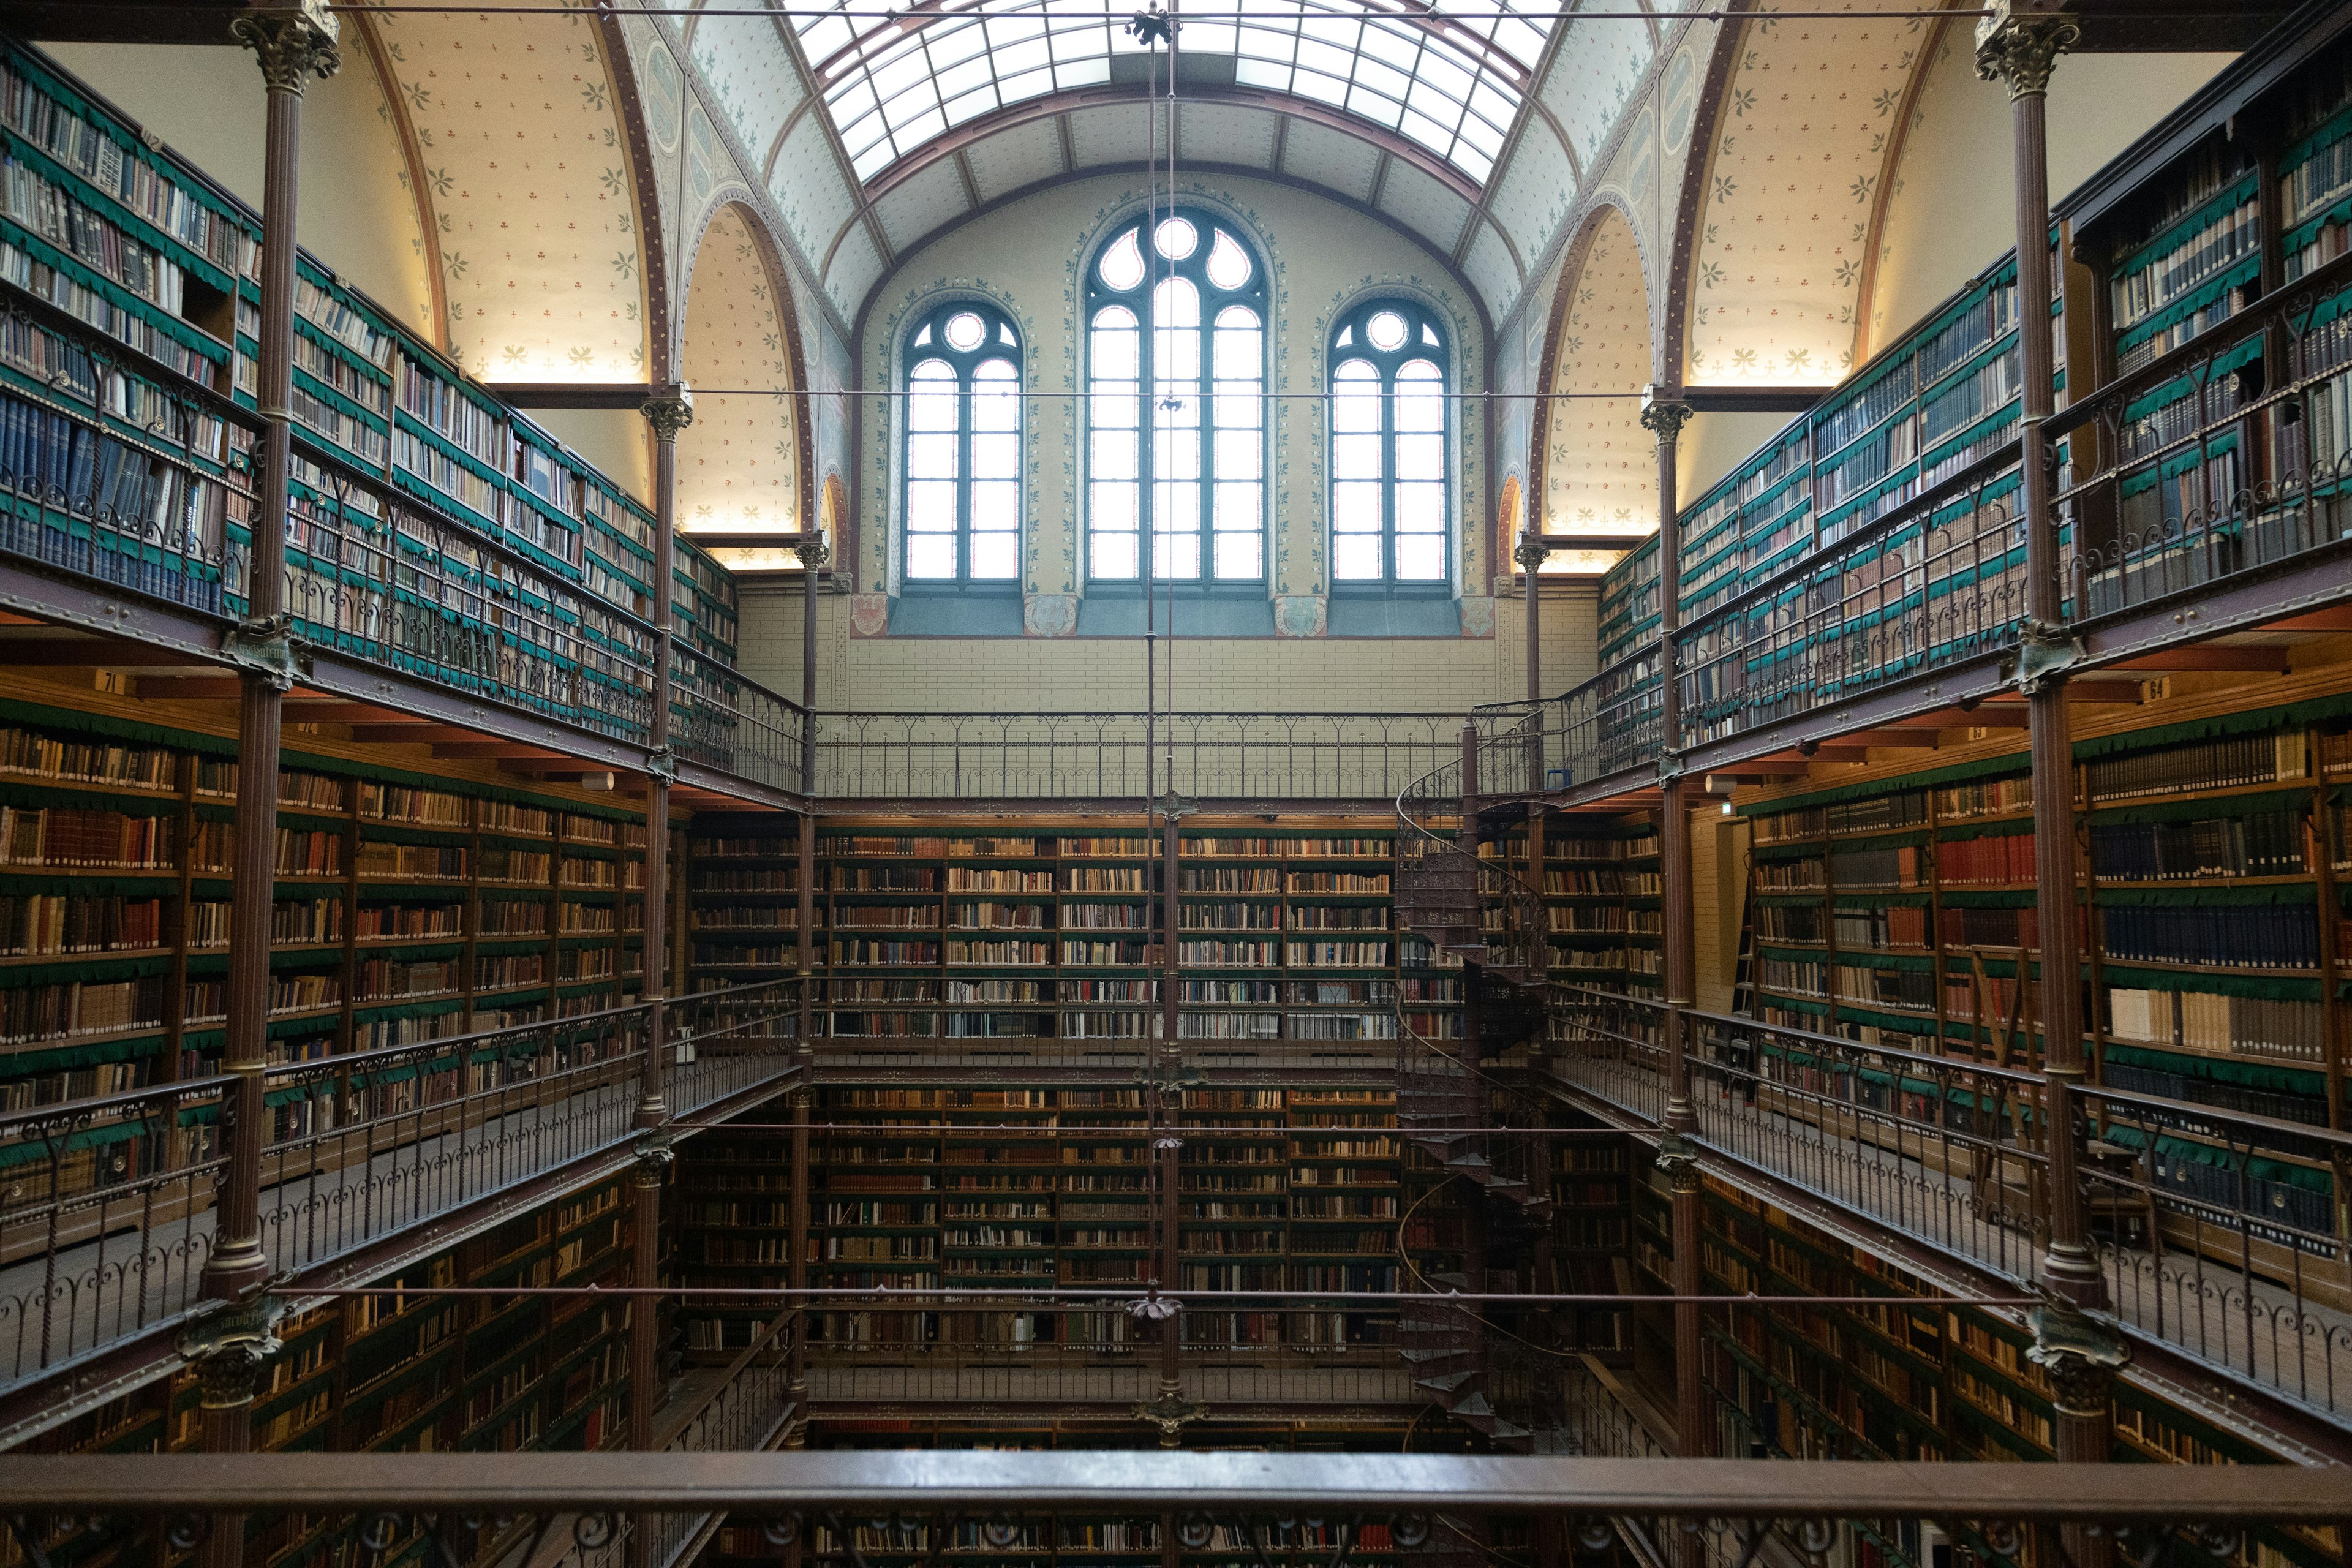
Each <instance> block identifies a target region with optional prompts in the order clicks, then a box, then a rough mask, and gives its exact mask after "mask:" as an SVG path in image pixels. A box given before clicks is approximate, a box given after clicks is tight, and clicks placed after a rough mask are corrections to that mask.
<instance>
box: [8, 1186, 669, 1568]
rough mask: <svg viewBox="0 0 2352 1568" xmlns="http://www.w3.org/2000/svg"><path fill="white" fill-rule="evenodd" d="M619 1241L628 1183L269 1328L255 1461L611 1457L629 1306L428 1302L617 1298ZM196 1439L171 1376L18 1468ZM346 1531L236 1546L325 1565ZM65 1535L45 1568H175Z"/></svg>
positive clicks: (541, 1213) (544, 1212) (265, 1538)
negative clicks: (523, 1289)
mask: <svg viewBox="0 0 2352 1568" xmlns="http://www.w3.org/2000/svg"><path fill="white" fill-rule="evenodd" d="M630 1239H631V1233H630V1225H629V1218H628V1208H627V1204H626V1202H625V1183H624V1182H606V1183H604V1184H601V1185H596V1186H592V1187H588V1188H585V1189H583V1190H581V1191H579V1192H575V1193H573V1194H569V1195H567V1196H564V1197H561V1198H558V1199H556V1200H554V1201H553V1202H551V1203H548V1204H544V1205H541V1206H539V1207H538V1208H536V1209H534V1210H532V1211H531V1212H530V1213H528V1214H525V1215H520V1216H518V1217H516V1218H514V1219H511V1220H508V1221H506V1222H504V1223H502V1224H500V1225H499V1226H494V1227H492V1228H491V1229H489V1230H488V1231H485V1232H483V1233H482V1234H480V1235H478V1236H475V1237H470V1238H468V1239H467V1240H466V1241H463V1242H460V1243H458V1244H457V1246H455V1247H450V1248H448V1249H446V1250H445V1251H442V1252H440V1253H437V1254H435V1255H434V1256H432V1257H430V1258H425V1259H424V1260H422V1261H420V1262H418V1263H415V1264H414V1265H411V1266H410V1267H408V1268H404V1269H402V1270H400V1271H399V1272H398V1273H396V1274H393V1275H390V1276H387V1277H384V1278H383V1279H373V1280H368V1281H366V1283H367V1284H370V1285H373V1286H378V1287H382V1288H384V1289H415V1291H417V1292H418V1293H417V1294H415V1295H414V1296H409V1295H394V1296H366V1297H353V1298H348V1299H345V1300H340V1301H337V1302H333V1303H331V1304H328V1305H325V1306H320V1307H316V1308H313V1309H311V1310H309V1311H306V1312H303V1313H300V1314H298V1315H296V1316H293V1317H289V1318H288V1319H286V1320H285V1321H282V1322H280V1324H279V1325H278V1339H279V1341H280V1342H281V1344H282V1345H283V1347H284V1348H283V1349H282V1350H281V1351H280V1352H278V1354H277V1355H275V1356H274V1357H272V1358H271V1359H270V1361H269V1363H268V1367H267V1368H266V1369H265V1371H264V1372H263V1373H262V1377H261V1382H260V1384H259V1386H258V1388H257V1394H256V1398H255V1401H254V1405H253V1446H254V1448H255V1449H256V1450H257V1451H261V1452H270V1453H295V1452H305V1451H310V1452H331V1453H446V1452H468V1453H514V1452H519V1451H525V1450H536V1449H582V1448H609V1447H616V1446H618V1445H620V1444H622V1443H624V1442H625V1440H626V1436H627V1423H626V1419H625V1411H626V1405H627V1397H628V1355H627V1345H626V1329H627V1320H628V1314H629V1311H630V1310H631V1308H630V1307H629V1306H628V1305H627V1304H625V1303H623V1302H620V1301H617V1300H608V1301H604V1302H599V1301H597V1300H595V1299H594V1298H593V1297H579V1296H570V1297H548V1296H518V1297H512V1298H507V1299H500V1298H497V1297H448V1296H436V1295H432V1294H429V1293H426V1292H428V1291H429V1290H430V1289H432V1288H433V1287H435V1286H439V1285H448V1284H453V1283H457V1282H461V1281H462V1282H464V1283H467V1284H480V1285H497V1284H524V1285H539V1284H545V1285H575V1286H576V1285H586V1284H591V1283H593V1284H598V1285H605V1286H615V1285H622V1284H625V1283H627V1281H628V1278H629V1268H628V1248H629V1246H630ZM201 1429H202V1412H201V1410H200V1408H199V1390H198V1388H197V1384H196V1376H195V1374H194V1373H193V1372H188V1371H183V1372H180V1373H174V1374H173V1375H172V1376H169V1377H166V1378H163V1379H159V1380H158V1381H156V1382H154V1383H152V1384H147V1385H146V1386H145V1387H143V1388H141V1389H139V1390H138V1391H136V1392H134V1393H131V1394H125V1395H123V1396H121V1398H118V1399H116V1400H114V1401H112V1402H111V1403H110V1404H108V1405H104V1406H102V1407H100V1409H99V1410H97V1411H95V1412H93V1413H91V1414H90V1415H84V1416H81V1417H78V1418H77V1419H75V1420H73V1421H71V1422H68V1423H65V1424H63V1425H61V1426H57V1427H53V1428H51V1429H50V1430H48V1431H47V1432H44V1433H43V1434H41V1435H40V1436H38V1437H36V1438H34V1439H33V1440H32V1441H31V1443H30V1444H29V1445H28V1446H27V1451H28V1452H39V1453H72V1454H88V1453H180V1452H193V1451H194V1450H195V1449H196V1448H197V1447H198V1443H199V1439H200V1433H201ZM345 1522H346V1521H343V1520H341V1519H340V1518H333V1517H310V1516H301V1515H278V1516H275V1517H274V1518H272V1519H271V1520H269V1521H268V1522H267V1523H266V1524H264V1525H261V1526H260V1527H259V1528H257V1531H256V1532H255V1534H254V1535H253V1536H251V1537H250V1538H249V1539H248V1542H247V1556H248V1561H251V1562H253V1563H268V1564H271V1565H273V1568H275V1565H278V1564H295V1563H313V1562H326V1561H331V1560H332V1554H333V1552H334V1551H335V1550H336V1546H335V1540H336V1537H337V1535H338V1533H339V1532H340V1530H341V1526H342V1525H343V1524H344V1523H345ZM499 1528H503V1527H499ZM78 1530H79V1522H73V1521H61V1522H58V1523H57V1524H55V1525H53V1526H52V1530H51V1533H50V1535H49V1537H48V1539H47V1541H46V1542H44V1543H43V1544H44V1545H45V1546H46V1549H47V1551H48V1552H50V1553H51V1560H52V1561H55V1562H58V1563H67V1562H71V1563H76V1564H78V1565H79V1568H127V1564H129V1563H131V1562H134V1561H136V1562H141V1563H145V1562H152V1561H166V1562H169V1561H178V1560H179V1559H178V1558H176V1557H173V1556H169V1555H165V1556H160V1557H159V1556H157V1555H156V1554H155V1553H154V1551H153V1548H152V1545H149V1544H141V1545H139V1546H136V1547H132V1548H126V1547H123V1546H121V1545H116V1544H99V1543H95V1542H82V1541H80V1540H78V1539H77V1534H76V1532H77V1531H78ZM490 1539H491V1538H490V1537H489V1536H488V1535H487V1534H486V1535H485V1536H484V1538H483V1541H484V1543H485V1544H486V1545H487V1544H488V1542H489V1541H490ZM86 1547H94V1549H85V1548H86Z"/></svg>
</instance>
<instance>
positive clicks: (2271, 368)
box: [2049, 258, 2352, 622]
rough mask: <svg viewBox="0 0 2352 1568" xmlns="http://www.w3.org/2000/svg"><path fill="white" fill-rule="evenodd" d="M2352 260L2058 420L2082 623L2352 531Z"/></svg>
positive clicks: (2070, 593) (2064, 543)
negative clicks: (2350, 312)
mask: <svg viewBox="0 0 2352 1568" xmlns="http://www.w3.org/2000/svg"><path fill="white" fill-rule="evenodd" d="M2347 304H2352V258H2337V259H2336V260H2334V261H2331V262H2329V263H2328V264H2326V266H2324V267H2321V268H2316V269H2315V270H2314V271H2313V272H2311V273H2310V274H2308V275H2306V276H2305V277H2304V278H2302V279H2297V280H2295V281H2294V282H2292V283H2289V284H2287V285H2286V286H2285V287H2284V288H2282V289H2274V290H2273V291H2272V292H2271V293H2270V294H2269V295H2267V296H2265V297H2263V299H2261V300H2255V301H2254V302H2253V303H2252V304H2251V305H2249V306H2248V307H2247V308H2246V309H2245V310H2242V311H2240V312H2238V313H2236V314H2235V315H2233V316H2231V318H2230V319H2228V320H2227V321H2223V322H2222V323H2221V324H2220V325H2219V326H2216V327H2214V328H2212V329H2210V330H2209V331H2205V332H2203V333H2201V334H2200V335H2199V336H2198V337H2197V338H2196V339H2194V340H2193V341H2191V342H2189V343H2187V344H2185V345H2183V346H2182V347H2180V348H2179V349H2176V350H2173V351H2172V352H2171V353H2167V354H2165V355H2163V356H2161V357H2160V358H2158V359H2157V360H2155V361H2153V362H2151V363H2148V364H2147V365H2144V366H2141V367H2139V368H2137V369H2136V370H2134V371H2132V372H2131V373H2130V374H2126V375H2123V376H2119V377H2117V378H2116V380H2115V381H2114V382H2113V383H2111V384H2108V385H2107V386H2105V387H2102V388H2100V389H2099V391H2098V392H2097V393H2095V394H2094V395H2091V396H2088V397H2085V398H2084V399H2081V400H2079V401H2077V402H2076V403H2074V405H2071V406H2070V407H2068V408H2067V409H2066V410H2065V412H2063V413H2062V414H2061V415H2059V416H2057V417H2056V418H2054V419H2053V420H2052V421H2051V423H2050V426H2049V430H2050V434H2051V436H2052V437H2053V440H2055V439H2058V438H2062V437H2063V439H2064V440H2065V443H2066V446H2065V452H2066V456H2067V461H2066V465H2065V467H2064V468H2063V469H2062V470H2061V474H2060V484H2059V489H2058V493H2057V496H2056V498H2055V500H2054V502H2053V515H2054V517H2055V520H2056V522H2057V526H2058V529H2059V539H2060V567H2059V570H2060V572H2061V574H2062V577H2061V584H2060V587H2061V592H2062V595H2063V598H2064V600H2065V604H2066V615H2067V618H2068V620H2069V621H2070V622H2084V621H2094V620H2096V619H2097V618H2098V617H2100V616H2106V615H2111V614H2115V613H2116V612H2119V611H2125V610H2130V609H2135V608H2137V607H2139V606H2141V605H2148V604H2152V603H2156V602H2158V601H2161V600H2164V599H2167V598H2168V597H2170V596H2171V595H2177V594H2183V593H2187V592H2189V591H2191V590H2197V589H2202V588H2207V587H2210V585H2212V584H2219V583H2222V582H2225V581H2227V580H2229V579H2231V578H2232V577H2235V576H2238V575H2240V574H2248V573H2255V572H2260V571H2262V570H2263V569H2265V568H2269V567H2273V566H2277V565H2280V564H2282V563H2286V562H2288V561H2291V560H2293V559H2294V558H2295V557H2296V556H2299V555H2302V554H2304V553H2305V552H2309V551H2313V550H2316V549H2319V548H2321V547H2323V546H2326V545H2329V544H2335V543H2337V542H2341V541H2342V540H2343V539H2344V538H2345V537H2346V532H2347V528H2352V486H2347V481H2352V320H2347V317H2346V314H2345V310H2346V307H2347Z"/></svg>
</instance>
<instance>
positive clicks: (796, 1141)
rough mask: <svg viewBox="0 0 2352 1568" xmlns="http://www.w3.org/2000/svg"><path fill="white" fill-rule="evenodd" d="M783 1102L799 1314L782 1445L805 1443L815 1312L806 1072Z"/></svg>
mask: <svg viewBox="0 0 2352 1568" xmlns="http://www.w3.org/2000/svg"><path fill="white" fill-rule="evenodd" d="M804 1048H805V1047H804ZM786 1103H787V1104H789V1105H790V1106H791V1107H792V1117H793V1194H792V1232H791V1234H790V1235H789V1236H788V1237H786V1238H785V1245H786V1246H788V1247H791V1248H792V1257H791V1258H790V1259H789V1260H788V1261H787V1262H786V1263H785V1265H784V1283H785V1284H786V1285H788V1286H790V1287H791V1288H792V1290H793V1303H792V1304H793V1307H794V1308H795V1309H796V1310H798V1311H799V1313H800V1318H799V1320H798V1321H796V1322H794V1323H793V1340H792V1355H791V1361H790V1363H789V1367H790V1370H789V1372H788V1373H786V1377H785V1389H786V1393H785V1397H786V1398H787V1399H788V1400H790V1402H791V1404H792V1407H793V1424H792V1430H791V1431H790V1432H789V1433H787V1434H786V1436H785V1437H784V1447H787V1448H801V1447H807V1446H808V1426H809V1385H808V1338H809V1326H810V1323H811V1321H812V1320H813V1318H814V1313H813V1312H812V1311H811V1310H810V1308H809V1303H808V1299H807V1297H806V1296H805V1295H803V1292H804V1291H805V1290H807V1289H808V1277H809V1276H808V1258H809V1121H810V1120H811V1118H812V1115H813V1113H814V1110H815V1105H816V1097H815V1095H814V1093H813V1092H812V1091H811V1089H810V1088H809V1082H808V1079H807V1077H806V1076H805V1072H803V1077H802V1079H801V1081H800V1085H799V1087H798V1088H796V1089H793V1093H792V1098H791V1100H788V1101H786Z"/></svg>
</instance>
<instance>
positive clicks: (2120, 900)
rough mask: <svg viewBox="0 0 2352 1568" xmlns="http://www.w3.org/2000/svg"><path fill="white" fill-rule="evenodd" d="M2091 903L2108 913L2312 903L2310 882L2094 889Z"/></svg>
mask: <svg viewBox="0 0 2352 1568" xmlns="http://www.w3.org/2000/svg"><path fill="white" fill-rule="evenodd" d="M2091 896H2092V901H2093V902H2095V903H2096V904H2097V905H2098V906H2099V907H2100V908H2101V909H2109V910H2228V909H2255V908H2262V909H2274V908H2278V907H2280V906H2283V905H2287V904H2309V903H2315V902H2317V901H2318V899H2319V889H2318V886H2317V885H2316V884H2315V883H2312V882H2274V883H2270V884H2267V885H2265V886H2263V887H2256V888H2095V889H2092V895H2091Z"/></svg>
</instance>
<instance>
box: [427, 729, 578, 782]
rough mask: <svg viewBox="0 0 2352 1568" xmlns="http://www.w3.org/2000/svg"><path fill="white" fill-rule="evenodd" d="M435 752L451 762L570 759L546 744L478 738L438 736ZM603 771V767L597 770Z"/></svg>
mask: <svg viewBox="0 0 2352 1568" xmlns="http://www.w3.org/2000/svg"><path fill="white" fill-rule="evenodd" d="M447 733H449V734H451V735H464V734H465V733H466V731H463V730H451V731H447ZM433 754H434V755H435V756H436V757H441V758H446V760H448V761H451V762H467V761H475V762H496V761H498V760H499V759H500V758H502V757H533V758H536V757H543V758H545V759H546V760H547V761H549V762H551V763H556V762H564V761H568V760H569V759H567V758H566V757H565V756H564V755H563V753H562V752H556V751H551V750H549V749H548V748H547V747H545V746H534V745H530V744H529V743H528V742H521V741H484V740H480V739H477V738H467V739H465V740H457V741H444V740H441V739H439V738H438V737H436V738H435V739H434V742H433ZM595 771H596V772H598V773H602V772H604V769H602V768H599V769H596V770H595Z"/></svg>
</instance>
